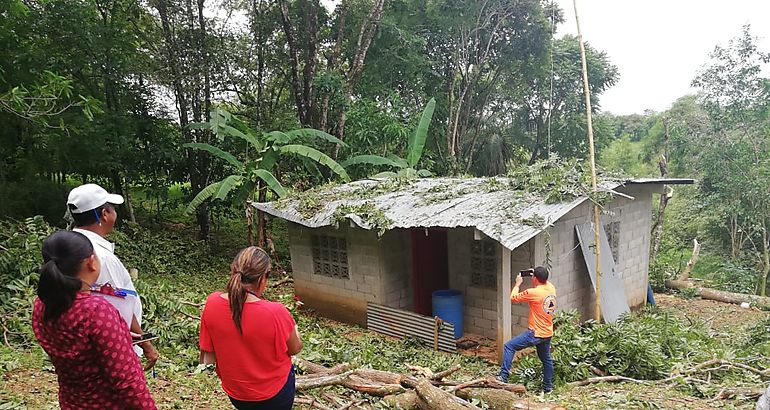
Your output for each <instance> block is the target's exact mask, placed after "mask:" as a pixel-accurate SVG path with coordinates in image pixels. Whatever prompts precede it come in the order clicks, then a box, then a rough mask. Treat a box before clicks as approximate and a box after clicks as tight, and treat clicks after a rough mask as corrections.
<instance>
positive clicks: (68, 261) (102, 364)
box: [32, 231, 155, 410]
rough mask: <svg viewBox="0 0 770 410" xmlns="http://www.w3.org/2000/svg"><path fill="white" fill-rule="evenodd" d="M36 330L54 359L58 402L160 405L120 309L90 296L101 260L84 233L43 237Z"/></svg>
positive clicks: (104, 405) (126, 406) (117, 406)
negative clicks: (151, 391) (151, 392)
mask: <svg viewBox="0 0 770 410" xmlns="http://www.w3.org/2000/svg"><path fill="white" fill-rule="evenodd" d="M43 261H44V262H45V264H44V265H43V266H42V267H41V268H40V282H39V283H38V286H37V295H38V297H37V298H36V299H35V307H34V309H33V312H32V329H33V331H34V332H35V337H37V339H38V341H40V345H41V346H42V347H43V350H45V351H46V353H48V356H50V358H51V362H53V365H54V368H55V369H56V375H57V378H58V379H59V405H60V406H61V408H62V410H68V409H155V402H154V401H153V400H152V397H151V396H150V392H149V390H147V384H146V382H145V379H144V372H143V371H142V365H141V363H140V362H139V357H138V356H137V355H136V354H135V353H134V351H133V349H132V347H131V334H130V333H129V331H128V327H127V326H126V323H125V322H124V321H123V319H122V318H121V317H120V313H118V311H117V310H116V309H115V308H114V307H113V306H112V305H111V304H110V303H109V302H107V301H106V300H104V299H103V298H101V297H97V296H91V294H90V290H91V285H93V284H94V282H96V279H97V278H98V277H99V269H100V263H99V258H98V257H97V256H96V255H95V254H94V248H93V246H92V245H91V241H89V240H88V238H86V237H85V236H84V235H83V234H81V233H77V232H71V231H60V232H56V233H54V234H52V235H51V236H49V237H48V238H46V240H45V241H43Z"/></svg>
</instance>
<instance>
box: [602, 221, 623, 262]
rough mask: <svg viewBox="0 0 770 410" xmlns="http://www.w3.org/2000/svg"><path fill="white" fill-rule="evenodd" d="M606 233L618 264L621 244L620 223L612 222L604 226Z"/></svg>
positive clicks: (613, 256)
mask: <svg viewBox="0 0 770 410" xmlns="http://www.w3.org/2000/svg"><path fill="white" fill-rule="evenodd" d="M604 232H606V233H607V242H609V243H610V249H611V250H612V259H613V260H614V261H615V263H616V264H617V263H618V245H619V244H620V221H615V222H610V223H608V224H606V225H604Z"/></svg>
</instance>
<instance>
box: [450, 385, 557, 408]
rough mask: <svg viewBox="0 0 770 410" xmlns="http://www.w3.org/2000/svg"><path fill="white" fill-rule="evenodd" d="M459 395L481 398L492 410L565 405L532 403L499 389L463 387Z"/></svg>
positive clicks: (465, 397) (469, 398)
mask: <svg viewBox="0 0 770 410" xmlns="http://www.w3.org/2000/svg"><path fill="white" fill-rule="evenodd" d="M457 395H458V396H459V397H462V398H463V399H465V400H469V401H470V400H473V399H477V400H481V401H483V402H484V403H486V405H487V406H489V409H490V410H510V409H528V410H557V409H563V407H560V406H557V407H552V406H550V405H548V404H546V403H532V402H530V401H529V400H522V399H521V398H520V397H519V396H518V395H516V394H513V393H511V392H509V391H505V390H497V389H483V388H473V389H463V390H460V391H458V392H457Z"/></svg>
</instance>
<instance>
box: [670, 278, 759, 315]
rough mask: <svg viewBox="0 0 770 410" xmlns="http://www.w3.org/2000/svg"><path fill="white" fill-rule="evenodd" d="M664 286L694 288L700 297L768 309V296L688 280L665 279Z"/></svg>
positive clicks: (680, 288)
mask: <svg viewBox="0 0 770 410" xmlns="http://www.w3.org/2000/svg"><path fill="white" fill-rule="evenodd" d="M666 287H667V288H671V289H678V290H682V289H695V293H696V294H697V295H698V296H700V297H701V298H702V299H708V300H715V301H717V302H723V303H731V304H734V305H740V304H742V303H748V304H754V305H756V306H757V307H759V308H764V309H770V298H768V297H764V296H757V295H745V294H743V293H732V292H724V291H721V290H714V289H709V288H702V287H699V286H695V285H694V284H693V283H692V282H690V281H678V280H667V281H666Z"/></svg>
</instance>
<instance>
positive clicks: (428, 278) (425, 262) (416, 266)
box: [412, 228, 449, 316]
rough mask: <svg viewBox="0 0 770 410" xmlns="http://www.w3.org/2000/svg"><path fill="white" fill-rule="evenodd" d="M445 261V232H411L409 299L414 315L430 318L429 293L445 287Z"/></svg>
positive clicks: (446, 271) (437, 229) (447, 275)
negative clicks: (410, 299)
mask: <svg viewBox="0 0 770 410" xmlns="http://www.w3.org/2000/svg"><path fill="white" fill-rule="evenodd" d="M448 258H449V253H448V251H447V230H446V229H444V228H428V229H425V228H415V229H412V290H413V294H412V297H413V300H414V311H415V313H419V314H421V315H426V316H431V315H432V303H431V294H432V293H433V291H435V290H439V289H447V288H448V287H449V263H448Z"/></svg>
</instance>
